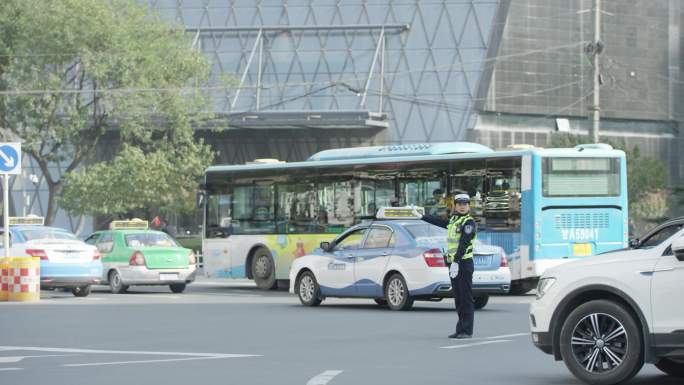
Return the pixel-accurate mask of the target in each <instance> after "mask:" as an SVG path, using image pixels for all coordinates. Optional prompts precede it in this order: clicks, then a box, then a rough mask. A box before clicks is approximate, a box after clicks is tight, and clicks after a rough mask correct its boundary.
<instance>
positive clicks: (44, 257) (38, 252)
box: [26, 249, 48, 261]
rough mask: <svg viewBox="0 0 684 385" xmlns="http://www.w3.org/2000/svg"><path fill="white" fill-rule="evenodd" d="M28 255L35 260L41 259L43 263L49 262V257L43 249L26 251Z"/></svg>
mask: <svg viewBox="0 0 684 385" xmlns="http://www.w3.org/2000/svg"><path fill="white" fill-rule="evenodd" d="M26 254H28V255H30V256H32V257H34V258H40V259H41V260H43V261H47V260H48V255H47V253H46V252H45V250H43V249H26Z"/></svg>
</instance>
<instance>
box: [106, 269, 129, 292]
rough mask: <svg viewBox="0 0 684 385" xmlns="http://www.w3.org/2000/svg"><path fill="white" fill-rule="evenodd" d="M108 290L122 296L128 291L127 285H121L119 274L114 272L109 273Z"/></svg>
mask: <svg viewBox="0 0 684 385" xmlns="http://www.w3.org/2000/svg"><path fill="white" fill-rule="evenodd" d="M109 288H110V289H111V291H112V293H114V294H122V293H125V292H126V290H128V285H124V284H123V281H121V274H119V272H118V271H116V270H112V271H111V272H109Z"/></svg>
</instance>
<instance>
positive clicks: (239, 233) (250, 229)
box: [202, 142, 628, 293]
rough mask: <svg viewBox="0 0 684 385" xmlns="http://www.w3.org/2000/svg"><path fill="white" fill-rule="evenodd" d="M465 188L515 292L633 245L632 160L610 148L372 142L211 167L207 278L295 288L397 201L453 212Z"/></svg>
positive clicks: (205, 189) (206, 195) (206, 233)
mask: <svg viewBox="0 0 684 385" xmlns="http://www.w3.org/2000/svg"><path fill="white" fill-rule="evenodd" d="M457 193H467V194H469V195H470V196H471V197H472V201H471V212H472V214H473V216H474V217H475V219H476V221H477V224H478V239H479V240H480V241H482V242H484V243H488V244H492V245H496V246H500V247H501V248H503V249H504V250H505V252H506V253H507V258H508V262H509V266H510V268H511V275H512V279H513V282H512V286H511V290H512V291H513V292H514V293H523V292H526V291H529V290H530V289H532V288H534V287H535V285H536V282H537V279H538V277H539V276H540V275H541V274H542V273H544V271H545V270H546V269H548V268H550V267H553V266H555V265H558V264H560V263H563V262H566V261H571V260H574V259H578V258H585V257H588V256H591V255H595V254H598V253H602V252H606V251H610V250H614V249H619V248H623V247H627V245H628V229H627V227H628V222H627V221H628V217H627V213H628V207H627V173H626V160H625V154H624V152H622V151H619V150H615V149H613V148H612V147H611V146H609V145H605V144H587V145H579V146H577V147H575V148H549V149H544V148H534V147H530V148H522V149H521V148H516V149H507V150H501V151H494V150H492V149H490V148H488V147H485V146H482V145H479V144H476V143H467V142H451V143H434V144H410V145H396V146H372V147H358V148H345V149H333V150H325V151H321V152H319V153H317V154H314V155H312V156H311V157H310V158H308V159H307V160H305V161H301V162H281V161H277V160H266V161H261V162H254V163H251V164H245V165H215V166H211V167H209V168H208V169H207V170H206V173H205V180H204V184H203V192H202V194H203V195H204V200H203V201H204V203H203V205H204V231H203V240H202V245H203V254H204V271H205V275H207V276H209V277H214V278H249V279H253V280H254V281H255V282H256V284H257V285H258V287H260V288H262V289H271V288H273V287H275V286H276V285H278V283H281V284H283V285H285V284H287V282H286V281H285V280H287V278H288V271H289V269H290V264H291V263H292V261H293V260H294V259H295V258H298V257H301V256H303V255H305V254H307V253H309V252H311V251H312V250H314V249H315V248H318V247H319V244H320V242H322V241H330V240H332V239H333V238H334V237H335V236H336V235H337V234H339V233H341V232H343V231H344V230H345V229H347V228H349V227H350V226H352V225H354V224H356V223H359V222H360V221H363V220H367V219H369V218H372V217H373V216H374V214H375V212H376V210H377V209H378V208H380V207H383V206H389V205H390V202H391V201H393V200H397V199H398V200H399V204H400V205H402V206H408V205H416V206H422V207H425V209H426V211H427V212H429V213H432V214H434V215H445V214H444V213H445V211H446V210H445V207H443V206H444V205H448V203H449V202H450V200H449V198H451V197H453V195H454V194H457ZM445 202H446V203H445ZM392 203H394V202H392Z"/></svg>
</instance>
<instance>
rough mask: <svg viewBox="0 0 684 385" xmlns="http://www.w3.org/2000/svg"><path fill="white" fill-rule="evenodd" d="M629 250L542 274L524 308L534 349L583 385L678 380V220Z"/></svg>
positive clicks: (682, 347) (682, 283) (683, 313)
mask: <svg viewBox="0 0 684 385" xmlns="http://www.w3.org/2000/svg"><path fill="white" fill-rule="evenodd" d="M630 244H631V248H630V249H624V250H618V251H614V252H610V253H605V254H601V255H597V256H595V257H591V258H587V259H584V260H581V261H576V262H571V263H567V264H563V265H561V266H558V267H556V268H552V269H549V270H547V271H546V272H545V273H544V275H543V276H542V277H541V279H540V280H539V285H538V286H537V300H536V301H535V302H534V303H532V305H531V307H530V324H531V326H532V339H533V341H534V344H535V345H536V346H537V347H538V348H539V349H541V350H542V351H544V352H545V353H547V354H553V356H554V357H555V359H556V360H563V361H564V362H565V364H566V366H567V367H568V369H570V371H571V372H572V373H573V374H574V375H575V376H576V377H577V378H579V379H581V380H583V381H584V382H587V383H589V384H616V383H619V382H623V381H627V380H628V379H630V378H632V377H633V376H634V375H636V373H637V372H638V371H639V370H640V369H641V367H642V366H643V364H644V362H649V363H654V364H655V365H656V367H657V368H658V369H660V370H662V371H663V372H665V373H667V374H669V375H672V376H677V377H684V217H681V218H678V219H675V220H672V221H669V222H666V223H664V224H662V225H660V226H658V227H656V228H655V229H654V230H652V231H650V232H649V233H648V234H647V235H646V236H645V237H643V238H642V239H641V240H635V241H633V242H631V243H630Z"/></svg>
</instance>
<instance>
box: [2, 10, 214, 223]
mask: <svg viewBox="0 0 684 385" xmlns="http://www.w3.org/2000/svg"><path fill="white" fill-rule="evenodd" d="M2 2H3V6H1V7H0V126H1V127H2V128H3V130H2V136H3V138H2V139H3V140H19V141H21V142H22V148H23V151H24V152H25V153H27V154H28V155H29V156H31V157H32V158H33V159H34V160H35V162H36V164H37V165H38V166H39V167H40V169H41V171H42V173H43V175H44V176H45V181H46V183H47V186H48V191H49V198H48V209H47V213H46V222H47V223H51V222H52V221H53V220H54V216H55V213H56V207H57V206H56V198H57V196H58V195H59V193H60V191H61V190H62V189H63V188H64V190H63V192H62V196H61V205H62V206H63V207H64V208H67V209H68V210H70V211H72V212H75V213H103V212H107V213H112V212H125V211H126V210H127V209H128V208H130V207H139V206H140V205H156V206H163V207H167V208H169V209H182V208H184V207H186V206H187V205H184V204H181V203H179V201H180V200H183V199H186V198H187V197H188V194H189V191H190V189H191V187H190V186H192V187H194V186H195V184H196V182H195V181H194V178H196V177H197V176H198V175H200V174H201V172H202V170H203V168H204V167H205V166H206V165H207V164H208V163H209V162H210V160H211V154H210V152H209V150H208V148H207V147H206V145H204V144H203V143H201V142H197V141H196V140H195V139H194V137H193V128H192V127H193V122H194V120H195V119H197V118H200V117H201V114H200V113H199V112H200V111H202V110H203V109H204V106H205V105H206V102H207V101H206V100H205V99H204V98H203V97H202V96H201V93H200V92H199V91H198V85H200V84H202V82H203V81H205V80H206V76H207V74H208V64H207V62H206V59H205V58H204V57H203V55H202V54H201V53H200V52H198V51H196V50H194V49H192V47H191V41H190V39H189V37H188V36H186V35H185V33H184V30H183V28H182V27H175V26H172V25H169V24H167V23H164V22H161V21H159V19H158V18H157V17H155V15H153V14H151V13H150V11H149V10H148V9H147V8H146V7H144V6H141V5H139V4H138V3H136V2H135V1H133V0H108V1H92V0H2ZM105 137H107V138H109V139H111V143H115V144H118V143H122V144H123V145H121V146H118V145H116V148H117V149H118V151H119V152H118V153H116V152H115V153H114V154H113V155H114V159H113V160H112V161H111V162H104V163H97V164H95V163H94V162H95V161H97V160H101V156H99V155H100V154H96V152H97V151H98V150H97V149H98V148H102V147H103V145H106V146H110V144H109V142H108V143H103V140H104V138H105ZM85 162H87V163H89V164H91V165H90V166H88V167H84V168H80V169H79V167H80V166H82V165H83V164H84V163H85ZM57 165H61V166H62V168H63V170H64V173H63V174H62V175H65V176H64V177H62V176H60V175H59V173H58V172H56V171H55V170H56V169H57V167H56V166H57ZM143 182H144V183H143ZM168 183H173V184H174V185H173V188H171V186H169V185H166V184H168ZM121 186H126V188H127V194H128V195H127V197H124V196H123V195H122V194H120V193H119V189H120V188H121ZM124 198H126V199H124ZM126 200H129V201H130V203H127V202H126ZM191 201H192V200H191Z"/></svg>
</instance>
